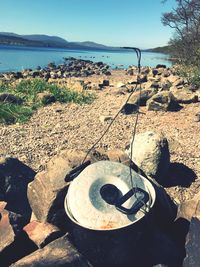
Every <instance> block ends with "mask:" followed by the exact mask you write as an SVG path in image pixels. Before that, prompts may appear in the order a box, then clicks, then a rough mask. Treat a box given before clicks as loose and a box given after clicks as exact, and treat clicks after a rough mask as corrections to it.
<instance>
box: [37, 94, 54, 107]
mask: <svg viewBox="0 0 200 267" xmlns="http://www.w3.org/2000/svg"><path fill="white" fill-rule="evenodd" d="M37 99H38V100H39V101H41V102H42V103H43V104H45V105H49V104H51V103H54V102H56V98H55V96H54V95H52V94H51V93H49V92H42V93H39V94H37Z"/></svg>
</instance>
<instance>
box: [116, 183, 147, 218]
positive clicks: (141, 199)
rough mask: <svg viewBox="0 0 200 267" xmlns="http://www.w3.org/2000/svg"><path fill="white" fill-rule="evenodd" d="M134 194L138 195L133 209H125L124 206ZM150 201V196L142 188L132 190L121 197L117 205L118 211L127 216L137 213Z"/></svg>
mask: <svg viewBox="0 0 200 267" xmlns="http://www.w3.org/2000/svg"><path fill="white" fill-rule="evenodd" d="M134 194H137V198H136V201H135V202H134V203H133V205H132V206H131V208H125V207H124V206H123V204H124V203H125V202H126V201H127V200H128V199H129V198H131V197H132V196H133V195H134ZM138 194H139V196H138ZM148 201H149V194H148V193H147V192H146V191H144V190H143V189H141V188H132V189H131V190H130V191H128V192H127V193H126V194H125V195H124V196H122V197H120V198H119V199H118V201H117V203H116V204H115V207H116V209H117V210H119V211H121V212H122V213H124V214H126V215H130V214H135V213H137V212H138V211H139V210H140V209H141V207H142V206H144V205H145V204H146V203H147V202H148Z"/></svg>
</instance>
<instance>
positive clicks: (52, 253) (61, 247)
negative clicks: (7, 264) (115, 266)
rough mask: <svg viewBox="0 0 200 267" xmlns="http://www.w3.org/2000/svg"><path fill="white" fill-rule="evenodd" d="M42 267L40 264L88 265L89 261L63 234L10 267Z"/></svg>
mask: <svg viewBox="0 0 200 267" xmlns="http://www.w3.org/2000/svg"><path fill="white" fill-rule="evenodd" d="M28 266H32V267H42V266H45V267H47V266H51V267H55V266H56V267H59V266H66V267H67V266H69V267H72V266H73V267H88V266H90V265H89V263H88V262H87V261H86V260H85V259H84V258H83V257H82V256H81V255H80V254H79V253H78V251H77V250H76V249H75V248H74V247H73V246H72V244H71V243H70V241H69V239H68V236H67V235H65V236H63V237H61V238H59V239H57V240H55V241H53V242H51V243H50V244H48V245H47V246H45V247H44V248H43V249H39V250H37V251H35V252H34V253H32V254H30V255H28V256H26V257H25V258H23V259H21V260H19V261H18V262H16V263H15V264H13V265H12V267H28Z"/></svg>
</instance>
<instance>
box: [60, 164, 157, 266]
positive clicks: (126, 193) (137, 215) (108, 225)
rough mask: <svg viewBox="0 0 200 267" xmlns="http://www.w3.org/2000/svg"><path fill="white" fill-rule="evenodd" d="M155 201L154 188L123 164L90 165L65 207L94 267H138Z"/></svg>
mask: <svg viewBox="0 0 200 267" xmlns="http://www.w3.org/2000/svg"><path fill="white" fill-rule="evenodd" d="M155 198H156V195H155V190H154V187H153V186H152V184H151V183H150V182H149V181H148V180H147V179H146V178H144V177H143V176H141V175H139V174H137V173H136V172H135V171H134V170H132V169H130V168H129V167H127V166H125V165H123V164H121V163H117V162H111V161H99V162H96V163H93V164H91V165H89V166H87V167H86V168H85V169H84V170H83V171H82V172H81V173H80V174H79V175H78V176H77V177H76V178H75V179H74V180H73V181H72V182H71V184H70V186H69V189H68V193H67V195H66V198H65V203H64V205H65V211H66V213H67V215H68V217H69V218H70V220H71V222H72V224H73V225H72V226H73V227H72V239H73V241H74V243H75V245H76V247H77V248H78V249H79V250H80V252H81V253H82V254H83V255H85V256H86V257H87V258H88V259H89V260H90V261H91V263H92V264H94V266H128V265H129V263H130V262H132V266H134V265H133V261H135V260H136V259H137V257H138V255H139V254H138V253H139V250H140V248H141V245H142V244H141V240H142V237H143V235H145V234H147V233H148V227H147V226H148V224H149V221H150V220H152V210H153V207H154V203H155Z"/></svg>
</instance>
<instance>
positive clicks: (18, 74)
mask: <svg viewBox="0 0 200 267" xmlns="http://www.w3.org/2000/svg"><path fill="white" fill-rule="evenodd" d="M14 78H15V79H21V78H23V74H22V73H21V72H19V71H18V72H16V73H14Z"/></svg>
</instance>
